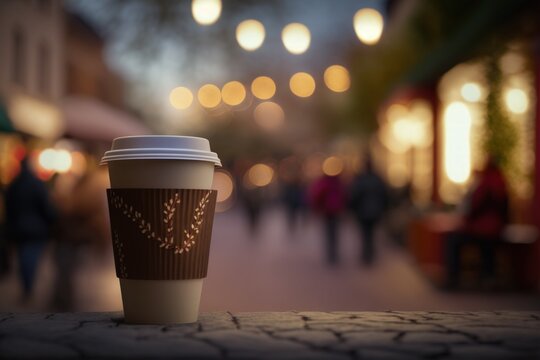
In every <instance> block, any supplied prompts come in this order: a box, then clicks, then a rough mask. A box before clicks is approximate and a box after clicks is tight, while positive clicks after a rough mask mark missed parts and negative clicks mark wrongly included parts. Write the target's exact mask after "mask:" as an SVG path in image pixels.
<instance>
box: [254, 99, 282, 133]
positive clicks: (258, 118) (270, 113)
mask: <svg viewBox="0 0 540 360" xmlns="http://www.w3.org/2000/svg"><path fill="white" fill-rule="evenodd" d="M253 117H254V118H255V122H256V123H257V124H258V125H259V126H260V127H262V128H263V129H266V130H270V131H272V130H276V129H278V128H280V127H281V126H282V125H283V123H284V121H285V112H284V111H283V108H282V107H281V106H279V104H276V103H275V102H272V101H265V102H262V103H260V104H259V105H257V107H256V108H255V110H254V111H253Z"/></svg>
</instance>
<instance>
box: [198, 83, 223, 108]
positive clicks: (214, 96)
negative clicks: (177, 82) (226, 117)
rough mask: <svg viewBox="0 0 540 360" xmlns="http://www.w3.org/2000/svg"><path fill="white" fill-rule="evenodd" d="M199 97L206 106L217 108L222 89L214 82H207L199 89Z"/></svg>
mask: <svg viewBox="0 0 540 360" xmlns="http://www.w3.org/2000/svg"><path fill="white" fill-rule="evenodd" d="M197 98H198V99H199V103H200V104H201V105H202V106H204V107H205V108H209V109H211V108H215V107H216V106H218V105H219V103H220V102H221V91H220V90H219V88H218V87H217V86H216V85H214V84H206V85H203V86H201V88H200V89H199V92H198V93H197Z"/></svg>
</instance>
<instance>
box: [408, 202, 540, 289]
mask: <svg viewBox="0 0 540 360" xmlns="http://www.w3.org/2000/svg"><path fill="white" fill-rule="evenodd" d="M461 227H462V219H461V217H460V216H458V215H454V214H447V213H434V214H430V215H428V216H425V217H422V218H418V219H415V220H413V221H412V222H411V224H410V225H409V229H408V239H407V246H408V249H409V251H410V253H411V254H412V256H413V258H414V260H415V261H416V263H417V265H418V267H419V268H420V270H421V271H422V273H423V274H424V275H425V276H426V277H427V278H428V279H429V280H431V281H432V282H433V283H434V284H436V285H443V284H444V282H445V280H446V259H445V248H446V234H448V233H449V232H451V231H454V230H457V229H459V228H461ZM510 240H511V239H510ZM539 242H540V241H539V240H538V239H536V240H535V241H534V242H528V241H527V242H521V241H515V242H512V241H509V240H508V239H507V240H504V241H502V242H499V243H498V245H497V248H496V260H497V259H499V260H502V265H503V269H502V270H503V272H505V273H504V274H502V275H503V277H507V278H508V279H510V281H511V284H510V285H511V290H513V289H522V290H531V289H536V288H537V284H538V281H539V279H540V274H539V273H538V272H537V266H538V263H539V261H538V259H540V256H539V255H538V253H537V252H535V251H534V249H535V248H536V247H537V246H538V244H539ZM496 263H497V264H496V266H497V268H499V270H500V265H501V261H499V262H497V261H496ZM504 265H505V266H506V268H504ZM499 275H500V274H499Z"/></svg>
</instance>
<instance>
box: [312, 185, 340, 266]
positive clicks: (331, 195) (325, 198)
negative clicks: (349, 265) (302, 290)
mask: <svg viewBox="0 0 540 360" xmlns="http://www.w3.org/2000/svg"><path fill="white" fill-rule="evenodd" d="M345 201H346V200H345V188H344V186H343V184H342V182H341V180H340V178H339V177H338V176H330V175H324V176H323V177H321V178H319V179H318V180H316V181H315V182H314V183H313V185H312V186H311V188H310V189H309V203H310V204H311V206H312V207H313V208H314V210H315V211H317V212H319V213H320V214H321V215H322V216H323V218H324V224H325V235H326V260H327V262H328V264H330V265H335V264H337V263H338V241H339V239H338V230H339V216H340V214H341V213H342V211H343V209H344V207H345Z"/></svg>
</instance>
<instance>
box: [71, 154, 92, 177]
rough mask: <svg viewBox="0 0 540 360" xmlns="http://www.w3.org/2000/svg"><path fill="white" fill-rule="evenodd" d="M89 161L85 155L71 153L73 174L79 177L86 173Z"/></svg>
mask: <svg viewBox="0 0 540 360" xmlns="http://www.w3.org/2000/svg"><path fill="white" fill-rule="evenodd" d="M87 163H88V162H87V160H86V157H85V156H84V154H83V153H81V152H79V151H74V152H72V153H71V169H70V170H71V172H72V173H74V174H77V175H83V174H84V173H85V172H86V168H87Z"/></svg>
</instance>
